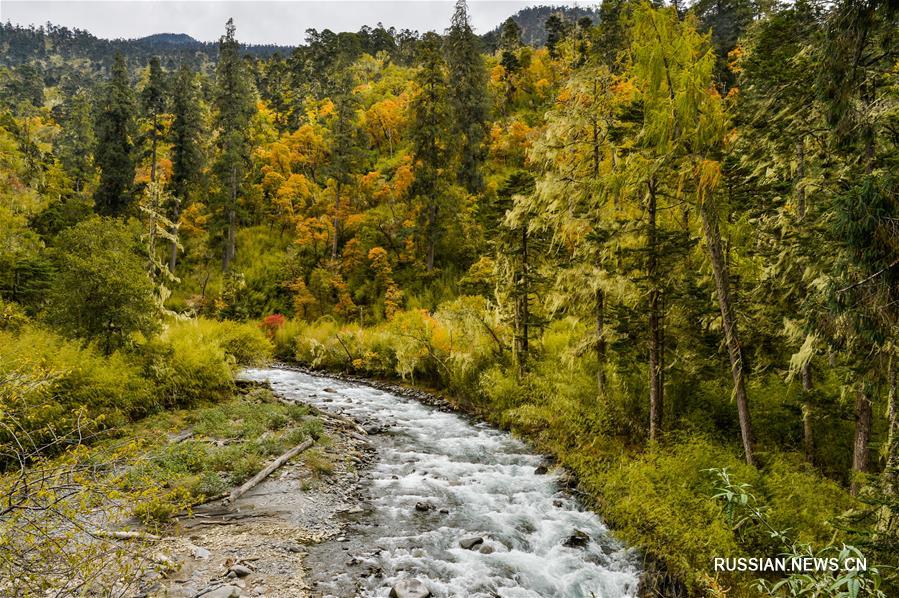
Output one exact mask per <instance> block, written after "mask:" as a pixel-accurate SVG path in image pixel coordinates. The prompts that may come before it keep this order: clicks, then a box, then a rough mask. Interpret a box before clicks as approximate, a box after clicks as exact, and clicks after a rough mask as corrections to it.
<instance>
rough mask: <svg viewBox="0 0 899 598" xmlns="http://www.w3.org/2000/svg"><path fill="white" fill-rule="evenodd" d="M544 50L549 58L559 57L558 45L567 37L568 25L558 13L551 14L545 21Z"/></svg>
mask: <svg viewBox="0 0 899 598" xmlns="http://www.w3.org/2000/svg"><path fill="white" fill-rule="evenodd" d="M544 29H545V30H546V49H547V50H549V56H550V57H551V58H558V57H559V44H560V43H562V40H564V39H565V38H566V37H567V36H568V23H566V22H565V19H564V18H563V17H562V15H560V14H559V13H553V14H551V15H549V17H547V19H546V24H545V25H544Z"/></svg>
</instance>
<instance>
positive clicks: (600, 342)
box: [596, 289, 606, 399]
mask: <svg viewBox="0 0 899 598" xmlns="http://www.w3.org/2000/svg"><path fill="white" fill-rule="evenodd" d="M605 300H606V296H605V293H603V291H602V289H596V389H597V391H598V392H599V397H600V399H602V398H603V397H604V396H605V394H606V370H605V367H606V339H605V333H604V328H605Z"/></svg>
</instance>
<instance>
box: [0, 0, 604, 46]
mask: <svg viewBox="0 0 899 598" xmlns="http://www.w3.org/2000/svg"><path fill="white" fill-rule="evenodd" d="M540 4H547V2H534V1H528V0H483V1H470V2H469V11H470V14H471V20H472V25H473V26H474V28H475V29H476V31H478V32H479V33H485V32H487V31H489V30H490V29H492V28H493V27H495V26H497V25H499V24H500V23H501V22H502V21H503V20H505V18H506V17H508V16H510V15H512V14H514V13H515V12H517V11H519V10H521V9H522V8H524V7H526V6H539V5H540ZM553 4H577V3H575V2H553ZM580 4H581V5H583V6H588V5H589V4H585V3H580ZM452 13H453V2H452V1H450V0H404V1H397V0H381V1H360V0H331V1H324V0H317V1H310V0H305V1H302V0H300V1H297V0H294V1H289V2H287V1H271V0H264V1H258V2H253V1H249V0H240V1H222V0H219V1H208V0H207V1H204V0H168V1H144V0H119V1H116V2H108V1H96V0H88V1H84V0H55V1H43V0H37V1H30V0H29V1H25V0H3V2H0V19H2V20H3V21H7V20H8V21H11V22H13V23H16V24H20V25H41V24H44V23H47V22H51V23H53V24H54V25H64V26H66V27H69V28H75V27H77V28H79V29H85V30H87V31H90V32H91V33H93V34H94V35H96V36H98V37H103V38H136V37H143V36H146V35H150V34H153V33H186V34H188V35H190V36H192V37H194V38H196V39H199V40H202V41H214V40H216V39H218V37H219V36H220V35H221V34H222V31H223V30H224V24H225V21H226V20H228V18H229V17H233V18H234V22H235V24H236V25H237V34H238V39H240V41H242V42H245V43H254V44H266V43H270V44H279V45H298V44H301V43H303V40H304V38H305V32H306V30H307V29H310V28H314V29H319V30H321V29H331V30H332V31H358V30H359V28H360V27H362V26H363V25H369V26H375V25H376V24H377V23H379V22H380V23H383V24H384V26H385V27H391V26H393V27H396V28H397V29H404V28H405V29H414V30H417V31H427V30H430V29H433V30H436V31H443V30H444V29H446V27H448V26H449V22H450V16H451V15H452Z"/></svg>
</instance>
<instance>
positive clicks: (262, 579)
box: [149, 419, 373, 598]
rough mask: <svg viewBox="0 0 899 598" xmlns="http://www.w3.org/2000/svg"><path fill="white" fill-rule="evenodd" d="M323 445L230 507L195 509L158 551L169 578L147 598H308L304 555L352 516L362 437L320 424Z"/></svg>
mask: <svg viewBox="0 0 899 598" xmlns="http://www.w3.org/2000/svg"><path fill="white" fill-rule="evenodd" d="M324 423H325V430H326V435H327V436H326V438H323V439H322V440H320V441H319V442H317V443H316V444H315V445H313V447H312V448H310V449H309V450H308V451H306V452H305V453H303V454H301V455H299V456H298V457H296V458H295V459H294V460H293V461H290V462H288V463H287V464H286V465H284V466H283V467H282V468H280V469H279V470H277V471H275V472H274V473H273V474H272V476H271V477H270V478H269V479H267V480H266V481H264V482H262V483H261V484H260V485H259V486H257V487H256V488H254V489H253V490H251V491H250V492H248V493H247V494H246V495H245V496H243V497H242V498H240V499H239V500H238V501H237V503H236V504H235V505H233V507H224V506H222V504H221V503H220V502H215V503H211V504H209V505H204V506H202V507H199V508H197V509H195V511H194V513H193V516H192V517H189V518H185V519H183V520H181V521H179V522H178V523H177V524H176V525H175V527H174V528H173V530H172V531H171V534H170V536H169V537H168V538H166V539H165V540H164V541H162V542H161V543H160V544H159V545H158V546H157V549H158V550H159V552H160V553H161V554H162V555H164V556H165V557H166V558H170V559H171V560H172V561H173V562H174V566H175V568H176V571H175V572H174V573H172V574H170V575H169V576H167V577H166V578H165V579H164V580H162V581H161V582H160V583H159V585H158V586H157V587H156V588H155V589H154V590H153V591H152V592H151V593H150V594H149V595H150V596H172V597H196V596H206V597H208V598H223V597H228V596H266V597H270V598H281V597H283V598H288V597H289V598H298V597H302V596H311V595H312V594H311V588H310V584H309V582H308V580H307V573H306V570H305V568H304V557H305V556H306V554H307V547H308V546H310V545H312V544H316V543H318V542H321V541H323V540H325V539H329V538H335V537H339V536H340V534H341V529H342V522H341V521H340V515H341V514H342V513H348V512H349V513H352V512H354V511H356V510H358V509H359V506H358V505H359V503H360V500H361V498H360V472H361V471H362V470H363V469H364V468H365V467H366V466H367V464H368V463H369V462H370V461H371V459H372V455H373V451H372V450H371V449H370V447H369V445H368V442H367V440H366V437H365V435H363V434H360V433H359V432H358V431H355V430H350V429H349V428H348V427H347V426H346V425H343V424H341V423H340V422H339V421H336V420H329V419H325V421H324Z"/></svg>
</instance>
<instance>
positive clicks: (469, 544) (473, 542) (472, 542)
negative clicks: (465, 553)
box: [459, 536, 484, 550]
mask: <svg viewBox="0 0 899 598" xmlns="http://www.w3.org/2000/svg"><path fill="white" fill-rule="evenodd" d="M483 543H484V538H482V537H481V536H472V537H470V538H462V539H461V540H459V546H461V547H462V548H464V549H465V550H474V549H475V548H477V547H478V546H480V545H481V544H483Z"/></svg>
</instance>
